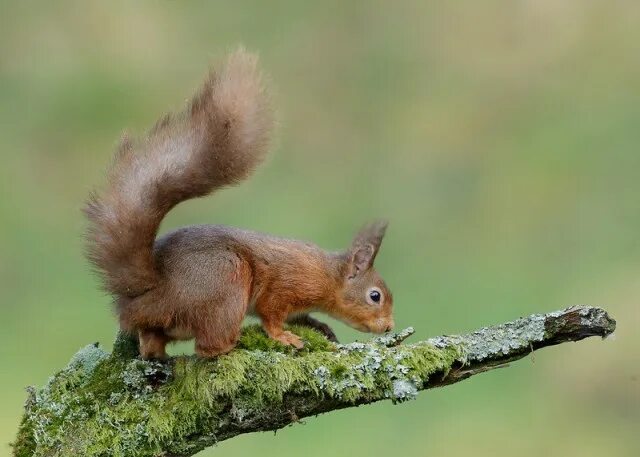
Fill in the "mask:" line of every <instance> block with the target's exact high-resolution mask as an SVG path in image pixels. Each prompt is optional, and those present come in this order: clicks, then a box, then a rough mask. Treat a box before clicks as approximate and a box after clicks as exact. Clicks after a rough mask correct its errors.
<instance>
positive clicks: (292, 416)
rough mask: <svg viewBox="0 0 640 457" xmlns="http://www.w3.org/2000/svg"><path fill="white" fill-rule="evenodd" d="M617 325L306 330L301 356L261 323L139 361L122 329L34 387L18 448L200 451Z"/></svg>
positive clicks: (552, 322) (551, 322)
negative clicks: (219, 341)
mask: <svg viewBox="0 0 640 457" xmlns="http://www.w3.org/2000/svg"><path fill="white" fill-rule="evenodd" d="M614 329H615V321H614V320H613V319H612V318H610V317H609V316H608V314H607V313H606V312H605V311H604V310H602V309H600V308H593V307H586V306H578V307H571V308H567V309H565V310H562V311H557V312H553V313H548V314H534V315H532V316H529V317H525V318H520V319H517V320H515V321H513V322H508V323H505V324H501V325H496V326H492V327H485V328H482V329H480V330H477V331H475V332H473V333H469V334H466V335H458V336H455V335H454V336H440V337H437V338H432V339H429V340H426V341H420V342H418V343H414V344H402V342H403V341H404V340H405V339H406V338H407V337H409V336H410V335H411V334H412V333H413V330H412V329H406V330H404V331H402V332H400V333H398V334H391V335H385V336H382V337H378V338H374V339H373V340H371V341H370V342H368V343H350V344H344V345H335V344H333V343H330V342H328V341H327V340H326V339H324V337H322V336H320V334H318V333H317V332H315V331H313V330H310V329H305V328H302V327H294V331H296V332H297V333H298V334H300V335H301V336H302V337H303V340H304V341H305V348H304V349H302V350H301V351H294V350H292V349H291V348H287V347H283V346H281V345H279V344H278V343H276V342H274V341H272V340H270V339H268V338H267V337H266V336H265V335H264V334H263V333H262V331H261V330H260V329H259V327H257V326H251V327H248V328H246V329H245V330H244V332H243V334H242V337H241V339H240V342H239V345H238V349H236V350H234V351H232V352H231V353H229V354H228V355H225V356H221V357H218V358H217V359H214V360H204V359H199V358H197V357H194V356H182V357H176V358H172V359H170V360H168V361H166V362H153V361H142V360H140V359H138V358H136V354H137V346H136V343H135V342H134V341H132V340H131V339H129V338H127V337H126V336H124V335H119V336H118V338H117V340H116V343H115V344H114V350H113V352H112V353H111V354H108V353H106V352H104V351H102V350H101V349H100V348H98V345H97V344H94V345H90V346H87V347H85V348H84V349H82V350H80V351H79V352H78V353H77V354H76V355H75V356H74V357H73V358H72V360H71V362H70V363H69V365H68V366H67V367H66V368H64V369H63V370H62V371H60V372H59V373H57V374H56V375H54V376H53V377H52V378H51V379H50V380H49V382H48V383H47V385H46V386H44V387H43V388H40V389H35V388H29V389H28V392H29V397H28V399H27V401H26V404H25V414H24V417H23V420H22V423H21V425H20V429H19V432H18V436H17V439H16V442H15V444H14V454H15V455H16V456H21V457H26V456H63V455H64V456H66V455H74V454H75V455H82V456H106V455H110V456H123V457H130V456H132V457H133V456H136V457H137V456H160V455H164V456H169V455H171V456H189V455H193V454H195V453H197V452H199V451H200V450H202V449H204V448H205V447H208V446H211V445H213V444H215V443H216V442H218V441H222V440H226V439H229V438H232V437H234V436H236V435H239V434H242V433H249V432H255V431H265V430H276V429H279V428H282V427H284V426H286V425H289V424H292V423H295V422H298V421H299V420H300V419H302V418H304V417H308V416H313V415H317V414H321V413H324V412H328V411H332V410H337V409H341V408H347V407H352V406H357V405H362V404H368V403H373V402H376V401H379V400H384V399H390V400H391V401H393V402H395V403H398V402H402V401H404V400H408V399H411V398H414V397H415V396H416V395H417V393H418V391H419V390H424V389H430V388H433V387H439V386H443V385H448V384H452V383H455V382H458V381H461V380H463V379H466V378H468V377H470V376H472V375H474V374H478V373H482V372H485V371H488V370H492V369H494V368H497V367H500V366H504V365H505V364H507V363H508V362H511V361H514V360H517V359H520V358H522V357H525V356H526V355H527V354H529V353H531V352H532V351H534V350H537V349H540V348H543V347H546V346H552V345H555V344H560V343H564V342H568V341H578V340H581V339H583V338H587V337H589V336H601V337H605V336H607V335H609V334H611V333H612V332H613V331H614Z"/></svg>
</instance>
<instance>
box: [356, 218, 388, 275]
mask: <svg viewBox="0 0 640 457" xmlns="http://www.w3.org/2000/svg"><path fill="white" fill-rule="evenodd" d="M387 225H388V223H387V221H384V220H379V221H375V222H373V223H371V224H369V225H366V226H365V227H363V228H362V229H361V230H360V231H359V232H358V234H357V235H356V236H355V238H354V239H353V242H352V243H351V264H350V268H349V273H348V275H349V279H352V278H355V277H356V276H357V275H358V274H359V273H361V272H362V271H366V270H368V269H369V268H371V267H372V266H373V262H374V260H375V259H376V255H378V250H379V249H380V245H381V244H382V239H383V238H384V234H385V232H386V230H387Z"/></svg>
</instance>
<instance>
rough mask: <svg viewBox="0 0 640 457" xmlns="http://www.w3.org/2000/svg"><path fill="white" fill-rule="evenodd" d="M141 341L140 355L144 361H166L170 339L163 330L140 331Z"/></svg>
mask: <svg viewBox="0 0 640 457" xmlns="http://www.w3.org/2000/svg"><path fill="white" fill-rule="evenodd" d="M138 338H139V340H140V355H141V356H142V358H143V359H145V360H148V359H161V360H162V359H166V358H167V352H166V350H165V348H166V346H167V343H168V342H169V341H170V338H169V337H168V336H167V335H166V334H165V333H164V331H163V330H162V329H157V328H152V329H143V330H138Z"/></svg>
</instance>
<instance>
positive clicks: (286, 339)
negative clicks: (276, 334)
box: [278, 331, 304, 349]
mask: <svg viewBox="0 0 640 457" xmlns="http://www.w3.org/2000/svg"><path fill="white" fill-rule="evenodd" d="M278 340H279V341H280V342H281V343H284V344H288V345H290V346H293V347H294V348H296V349H302V348H303V347H304V343H303V342H302V339H301V338H300V337H299V336H298V335H296V334H295V333H291V332H289V331H285V332H282V335H281V337H280V338H278Z"/></svg>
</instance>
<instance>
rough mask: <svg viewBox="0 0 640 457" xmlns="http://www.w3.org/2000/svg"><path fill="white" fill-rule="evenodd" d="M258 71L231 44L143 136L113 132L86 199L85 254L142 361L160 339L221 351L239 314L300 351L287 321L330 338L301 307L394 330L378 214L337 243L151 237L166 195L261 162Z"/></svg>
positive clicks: (266, 108)
mask: <svg viewBox="0 0 640 457" xmlns="http://www.w3.org/2000/svg"><path fill="white" fill-rule="evenodd" d="M263 80H264V78H263V76H262V73H261V71H260V70H259V68H258V59H257V57H256V56H255V55H253V54H250V53H248V52H247V51H245V50H244V49H243V48H240V49H238V50H237V51H236V52H233V53H231V54H230V55H229V56H228V57H227V59H226V61H225V63H224V64H223V65H222V66H221V67H220V68H215V67H214V68H213V69H211V70H210V72H209V75H208V77H207V78H206V80H205V82H204V84H203V85H202V87H201V88H200V90H199V91H198V92H197V93H196V95H195V96H194V97H193V99H192V100H191V101H190V102H189V103H188V105H187V107H186V109H185V110H184V111H182V112H181V113H179V114H168V115H165V116H164V117H162V118H161V119H160V120H159V121H158V122H157V123H156V124H155V126H154V127H153V128H152V129H151V130H150V131H149V133H148V135H147V136H146V137H144V138H142V139H137V140H133V139H130V138H129V137H128V136H127V135H126V134H125V135H123V137H122V140H121V141H120V144H119V147H118V148H117V152H116V154H115V157H114V160H113V164H112V167H111V169H110V171H109V173H108V176H107V184H106V186H105V188H104V189H103V191H102V192H100V193H96V192H94V193H92V194H91V196H90V197H89V199H88V201H87V203H86V205H85V207H84V213H85V215H86V217H87V219H88V228H87V234H86V243H87V249H86V250H87V257H88V259H89V261H90V262H91V263H92V265H93V267H94V269H95V270H96V271H97V272H98V274H99V275H100V276H101V278H102V280H103V287H104V289H105V290H106V291H107V292H108V293H110V294H111V295H112V296H113V298H114V304H115V309H116V314H117V316H118V319H119V324H120V328H121V330H122V331H124V332H126V333H128V334H131V335H133V336H135V335H136V334H137V337H138V339H139V343H140V355H141V357H142V358H144V359H155V358H159V359H162V358H166V357H167V355H166V352H165V347H166V345H167V343H169V342H171V341H175V340H188V339H193V338H194V339H195V351H196V354H197V355H199V356H202V357H215V356H218V355H220V354H224V353H227V352H229V351H230V350H231V349H233V348H234V347H235V345H236V343H237V341H238V338H239V335H240V331H241V326H242V322H243V319H244V317H245V316H246V315H254V316H256V317H258V318H259V319H260V321H261V324H262V327H263V328H264V331H265V332H266V334H267V335H268V336H269V337H270V338H272V339H274V340H277V341H279V342H281V343H283V344H285V345H292V346H294V347H295V348H298V349H300V348H302V347H303V341H302V340H301V338H300V337H299V336H297V335H295V334H294V333H292V332H290V331H286V330H285V329H284V324H285V323H287V322H292V321H297V322H300V323H306V324H308V325H311V326H315V327H317V328H320V329H321V330H322V329H324V330H326V332H325V333H328V334H329V336H333V335H332V332H331V330H330V329H329V328H328V326H326V325H325V324H322V323H320V322H318V321H316V320H315V319H313V318H311V317H310V316H309V315H308V313H310V312H316V311H318V312H323V313H326V314H328V315H330V316H332V317H334V318H337V319H339V320H341V321H343V322H345V323H346V324H348V325H350V326H351V327H354V328H356V329H358V330H360V331H365V332H373V333H384V332H386V331H390V330H391V329H392V328H393V325H394V323H393V317H392V303H393V297H392V295H391V292H390V291H389V289H388V288H387V286H386V284H385V282H384V281H383V279H382V278H381V277H380V275H379V274H378V273H377V272H376V271H375V269H374V267H373V262H374V260H375V258H376V254H377V253H378V249H379V248H380V244H381V242H382V238H383V236H384V234H385V230H386V223H385V222H375V223H372V224H370V225H368V226H365V227H364V228H363V229H362V230H361V231H360V232H359V233H358V234H357V235H356V236H355V238H354V239H353V242H352V243H351V246H350V247H349V248H348V249H346V250H344V251H342V252H328V251H325V250H322V249H320V248H319V247H317V246H315V245H313V244H310V243H307V242H302V241H296V240H290V239H284V238H278V237H275V236H270V235H266V234H262V233H258V232H253V231H249V230H242V229H238V228H233V227H227V226H222V225H197V226H189V227H183V228H179V229H177V230H175V231H172V232H170V233H168V234H166V235H164V236H162V237H160V238H157V239H156V237H157V233H158V229H159V226H160V223H161V221H162V219H163V218H164V216H165V215H166V214H167V213H168V212H169V211H170V210H171V209H172V208H173V207H174V206H175V205H177V204H178V203H180V202H182V201H185V200H188V199H192V198H196V197H202V196H205V195H208V194H210V193H212V192H213V191H216V190H218V189H220V188H222V187H225V186H229V185H233V184H237V183H238V182H240V181H242V180H243V179H245V178H247V177H248V176H249V175H250V174H251V173H252V171H253V170H254V168H255V167H256V166H257V165H258V164H259V163H260V162H262V160H263V159H264V157H265V155H266V153H267V149H268V146H269V139H270V134H271V130H272V128H273V124H274V121H273V113H272V110H271V107H270V102H269V97H268V96H267V92H266V90H265V88H264V83H263Z"/></svg>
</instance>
